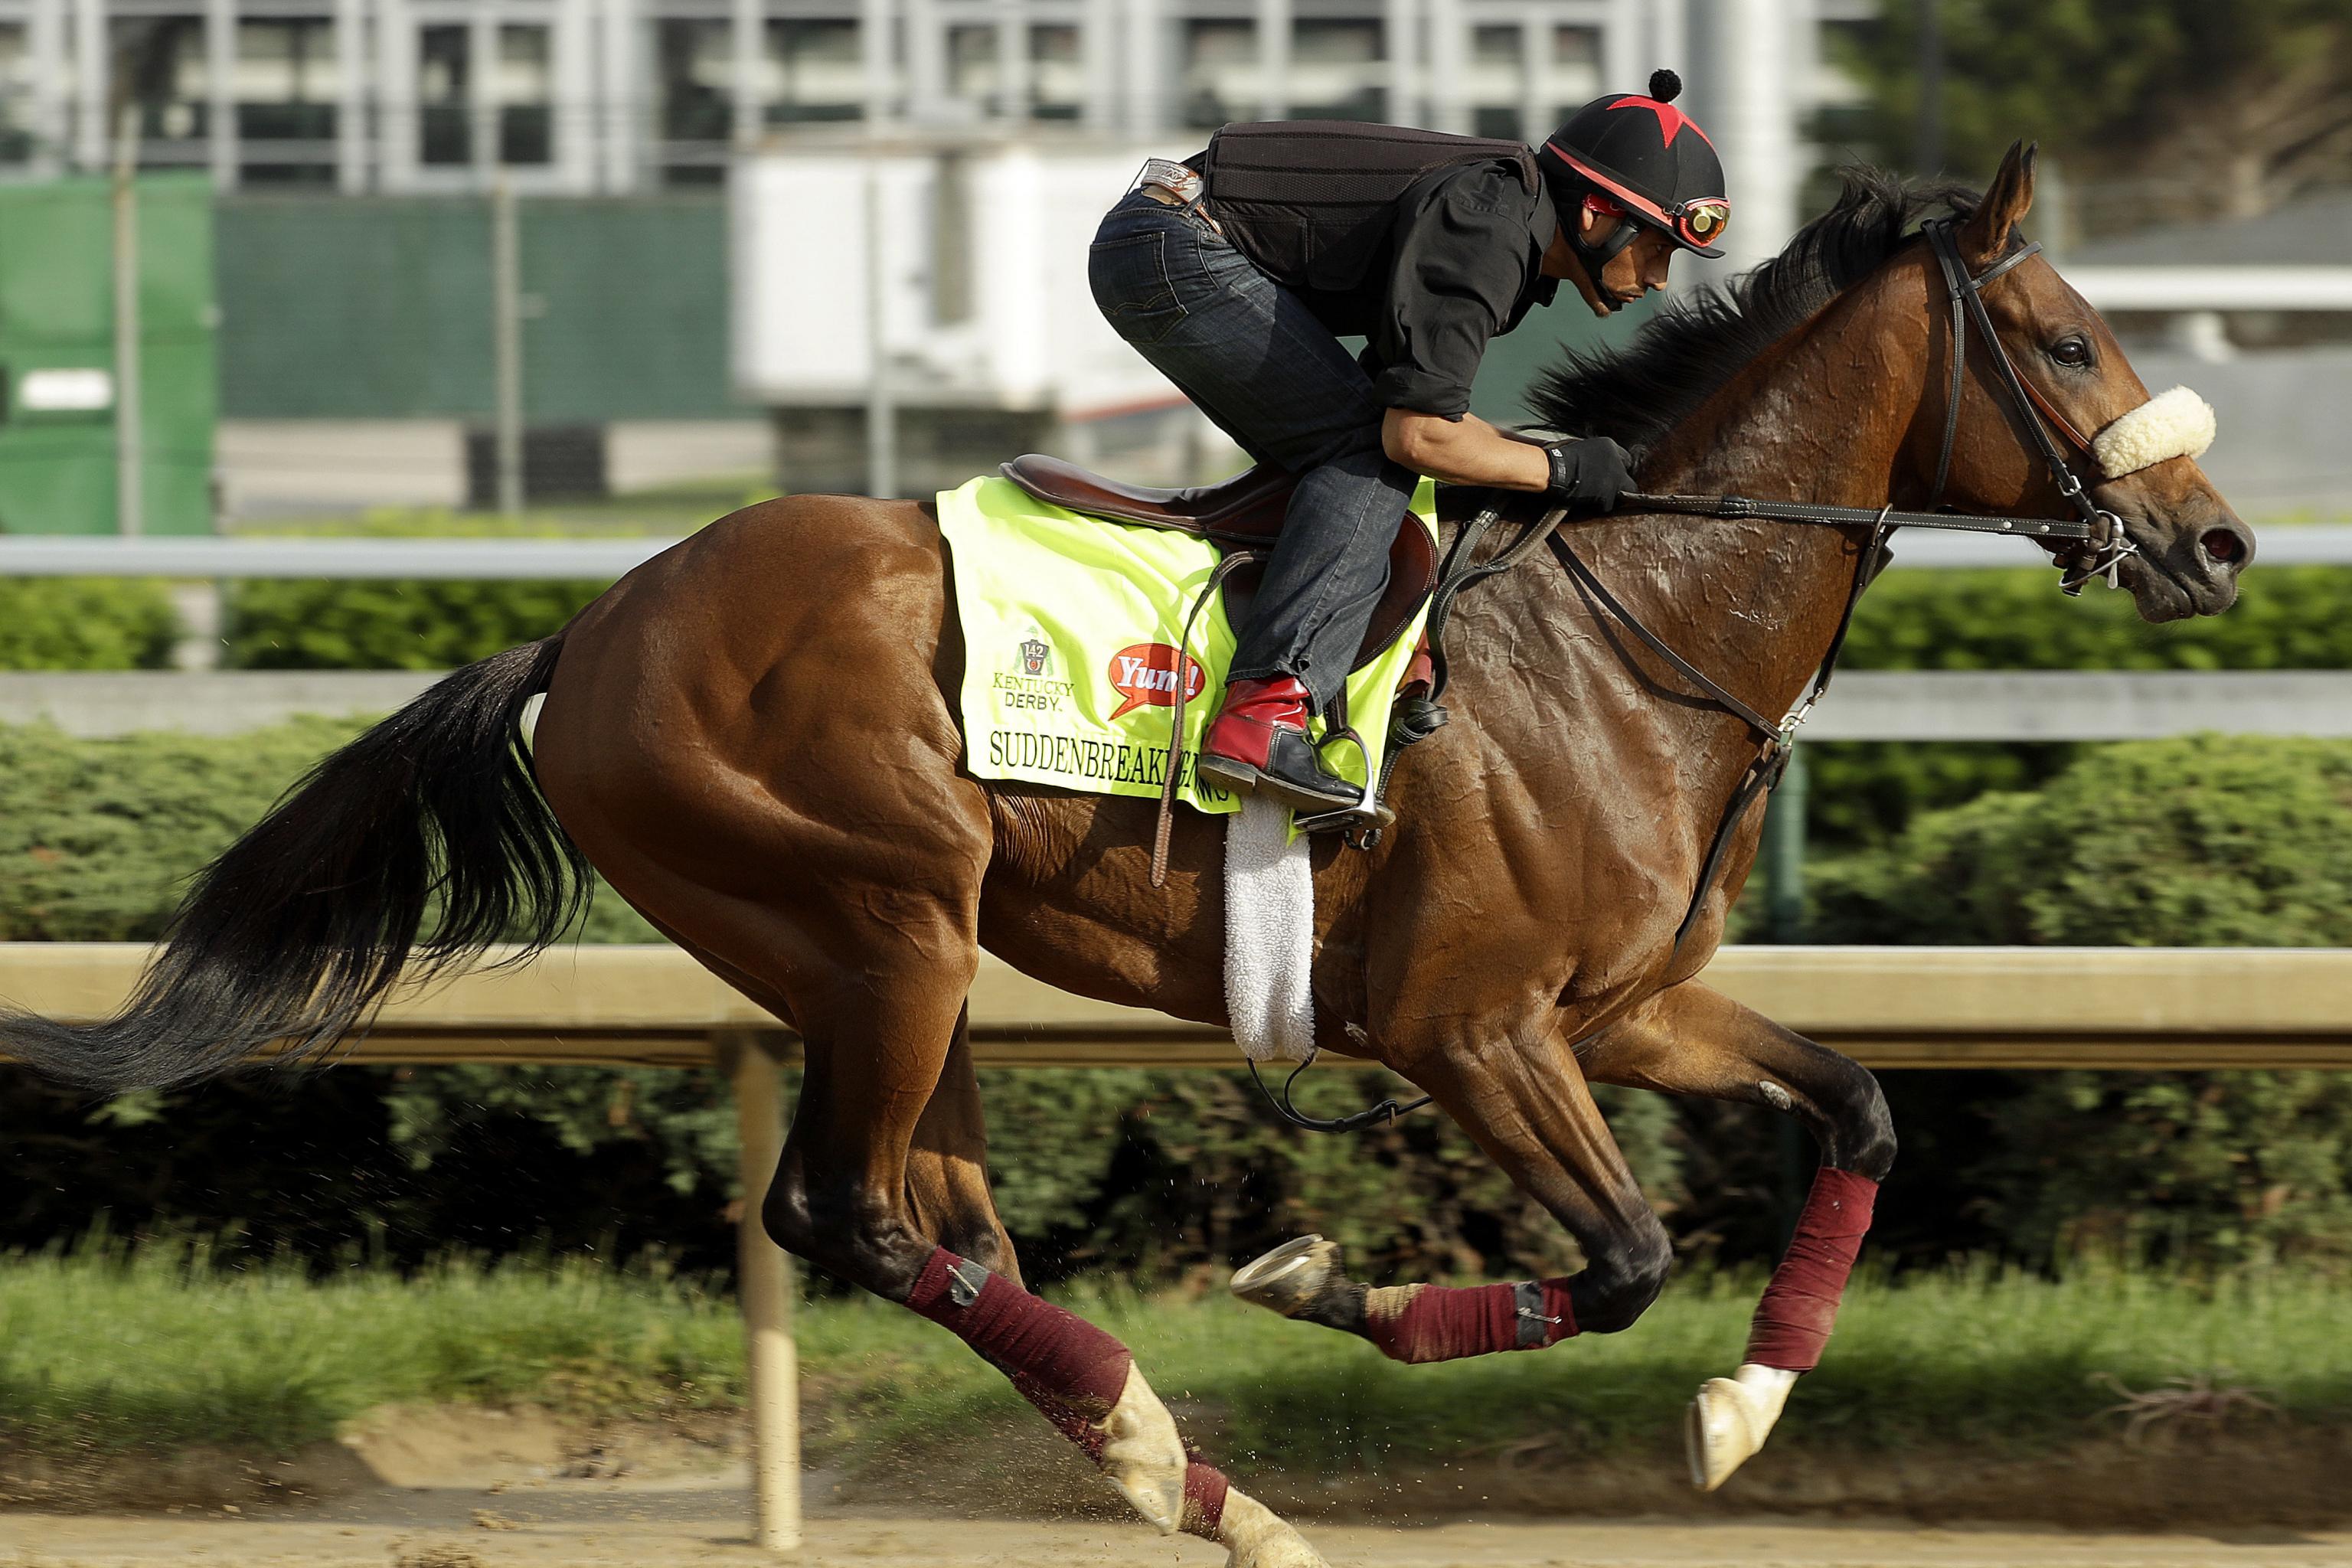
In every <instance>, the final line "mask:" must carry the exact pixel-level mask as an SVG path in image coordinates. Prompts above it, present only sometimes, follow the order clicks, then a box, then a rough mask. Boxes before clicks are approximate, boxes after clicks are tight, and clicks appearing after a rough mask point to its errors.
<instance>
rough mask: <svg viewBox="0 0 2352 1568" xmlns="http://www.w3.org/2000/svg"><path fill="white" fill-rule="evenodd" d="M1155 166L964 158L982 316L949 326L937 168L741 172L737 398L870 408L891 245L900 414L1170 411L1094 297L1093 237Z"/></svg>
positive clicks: (1033, 154)
mask: <svg viewBox="0 0 2352 1568" xmlns="http://www.w3.org/2000/svg"><path fill="white" fill-rule="evenodd" d="M1150 151H1156V152H1160V153H1167V152H1168V151H1169V150H1168V149H1166V148H1154V149H1150ZM1146 152H1147V150H1146V149H1142V148H1131V149H1129V148H1122V149H1119V150H1117V151H1108V152H1106V151H1095V152H1085V153H1065V152H1058V151H1050V150H1047V149H1045V148H1040V147H1035V146H1030V145H1024V144H1021V143H1008V144H1005V145H1003V146H1000V147H997V148H995V149H992V150H989V151H985V152H982V153H973V154H970V155H968V157H967V159H966V170H965V179H966V181H967V186H966V189H967V190H968V192H969V199H968V201H967V204H966V211H967V212H968V214H969V223H970V228H969V236H970V237H969V241H968V245H967V247H966V249H967V255H968V257H969V263H968V264H969V266H970V268H971V284H970V301H971V312H970V315H969V317H968V318H967V319H965V320H961V321H940V319H939V311H938V310H937V308H936V300H935V288H934V279H932V277H931V275H930V265H931V257H932V255H933V251H934V243H935V226H936V225H937V223H938V222H939V221H940V217H939V205H940V166H941V165H940V158H939V157H938V156H937V155H934V154H931V153H926V152H921V151H898V152H883V153H876V154H874V155H873V156H872V158H871V159H870V160H869V159H868V158H866V157H865V156H860V155H857V154H854V153H760V154H757V155H754V156H752V157H750V158H748V159H746V160H744V161H743V162H742V163H740V164H739V165H738V166H737V169H736V174H735V178H734V179H733V181H732V182H731V187H730V188H731V191H732V196H731V200H732V208H733V211H732V217H733V237H732V241H731V244H732V256H733V266H734V269H735V270H734V279H733V298H734V312H735V322H734V326H735V330H734V365H733V369H734V377H735V385H736V390H737V391H738V392H739V393H741V394H742V395H745V396H747V397H750V398H751V399H754V400H756V401H758V402H761V403H767V404H777V405H792V404H800V405H810V404H836V405H838V404H854V403H861V402H863V401H864V400H865V398H866V391H867V387H868V378H869V376H870V374H871V365H870V355H869V353H868V346H867V345H868V337H869V329H868V322H867V315H866V310H867V300H868V288H869V279H870V278H871V277H872V275H873V273H874V271H875V269H874V268H872V267H871V265H870V261H869V258H870V256H871V254H872V252H871V251H870V250H869V246H871V245H874V244H876V243H878V245H879V248H880V255H881V258H882V266H881V267H880V268H879V275H880V279H881V287H882V289H883V302H884V308H883V316H884V342H885V345H886V354H887V362H888V363H889V366H890V373H891V376H892V382H893V386H894V388H895V392H896V396H897V398H898V401H899V402H901V403H905V404H908V405H924V406H941V405H956V404H965V405H982V406H990V407H1003V408H1020V409H1053V410H1056V411H1059V412H1061V413H1062V414H1064V415H1065V416H1077V417H1083V416H1085V415H1086V414H1087V412H1089V411H1091V410H1095V409H1099V408H1104V407H1115V406H1124V405H1132V404H1137V403H1145V402H1153V401H1164V400H1171V399H1174V398H1175V397H1177V393H1176V391H1175V389H1174V388H1173V387H1171V386H1170V385H1169V384H1167V383H1166V382H1165V381H1163V380H1162V379H1161V378H1160V376H1159V374H1157V373H1156V372H1154V371H1153V370H1152V369H1151V368H1150V365H1148V364H1147V363H1144V361H1143V359H1142V357H1141V356H1140V355H1139V354H1137V353H1135V351H1134V350H1132V349H1130V348H1129V347H1128V345H1127V344H1126V343H1125V342H1121V341H1120V340H1119V338H1118V334H1116V333H1115V332H1113V331H1111V329H1110V327H1109V326H1108V323H1106V322H1105V321H1103V319H1102V317H1101V315H1100V313H1099V312H1097V310H1096V309H1095V305H1094V300H1093V297H1092V295H1091V293H1090V292H1089V290H1088V289H1087V246H1088V245H1089V243H1090V242H1091V241H1092V240H1093V238H1094V234H1095V229H1096V226H1097V224H1099V223H1100V222H1101V220H1102V215H1103V213H1104V212H1105V211H1106V210H1107V209H1108V207H1109V206H1110V205H1111V204H1112V203H1113V202H1115V201H1117V200H1118V197H1119V195H1120V194H1121V193H1122V192H1123V191H1125V190H1126V189H1127V187H1128V185H1129V182H1130V181H1132V179H1133V178H1134V175H1135V172H1136V170H1137V169H1138V168H1139V166H1140V165H1141V163H1142V162H1143V159H1144V157H1145V156H1146ZM869 174H870V176H871V177H872V178H873V179H875V180H877V181H878V183H879V189H880V192H881V201H880V216H881V232H880V234H879V236H878V237H877V236H875V235H873V234H871V233H870V232H869V224H868V222H867V183H868V179H869Z"/></svg>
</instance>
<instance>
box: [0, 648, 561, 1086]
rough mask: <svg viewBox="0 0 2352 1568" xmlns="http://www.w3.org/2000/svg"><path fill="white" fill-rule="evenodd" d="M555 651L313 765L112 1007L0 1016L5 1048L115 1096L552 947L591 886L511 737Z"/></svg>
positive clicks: (332, 1032) (476, 682) (340, 1023)
mask: <svg viewBox="0 0 2352 1568" xmlns="http://www.w3.org/2000/svg"><path fill="white" fill-rule="evenodd" d="M561 651H562V638H561V637H550V638H547V639H546V640H544V641H541V642H536V643H530V644H526V645H524V646H523V647H515V648H509V649H508V650H507V651H506V652H504V653H501V654H499V655H497V656H495V657H493V658H486V659H484V660H482V661H481V662H480V663H478V664H473V665H468V666H467V667H466V668H463V669H460V670H457V671H456V672H455V673H453V674H451V675H450V676H448V677H447V678H446V679H443V680H440V681H438V682H436V684H435V685H434V686H433V687H432V689H430V690H428V691H426V692H425V694H424V695H423V696H421V697H419V698H417V699H416V700H415V701H414V702H411V703H410V704H409V705H408V706H407V707H405V708H404V709H402V710H400V711H399V712H397V713H394V715H393V716H392V717H391V718H389V719H386V720H384V721H383V722H382V723H380V724H378V725H376V726H375V727H374V728H373V729H372V730H370V731H367V733H365V734H363V735H362V736H361V737H360V738H359V739H357V740H355V741H353V742H352V743H351V744H349V745H347V746H345V747H344V748H343V749H342V750H341V751H339V752H335V753H333V754H332V755H331V756H329V757H328V758H327V759H326V760H325V761H323V762H321V763H319V764H318V765H317V766H316V767H314V768H312V769H311V770H310V773H308V774H306V775H305V776H304V777H303V779H302V781H301V782H300V783H299V784H297V785H296V786H295V787H294V788H293V789H292V790H291V791H289V793H288V794H287V795H284V796H281V797H280V798H279V800H278V804H277V805H276V806H274V807H273V808H271V810H270V813H269V815H268V816H265V817H263V818H262V819H261V821H260V823H259V824H258V825H257V826H255V827H254V828H253V829H252V830H251V831H250V832H248V833H247V834H246V835H245V837H242V838H239V839H238V840H237V841H236V843H235V844H232V845H230V846H229V847H228V848H227V849H226V851H225V852H223V854H222V855H221V857H220V858H218V859H216V860H215V861H214V862H213V863H212V864H211V865H210V866H208V867H206V868H205V870H204V871H203V872H202V873H200V874H199V875H198V876H197V878H196V879H195V881H194V885H193V886H192V888H191V889H190V890H189V892H188V895H187V897H186V898H185V899H184V900H183V901H182V902H181V904H180V907H179V909H178V910H177V911H175V912H174V913H173V916H172V920H171V923H170V924H169V926H168V927H167V928H166V929H165V932H164V943H163V949H162V951H160V952H157V953H156V954H155V955H154V957H153V958H152V959H151V960H150V961H149V963H148V965H147V969H146V972H145V973H143V974H142V976H141V977H140V980H139V984H138V986H137V988H136V989H135V990H134V991H133V992H132V993H131V999H130V1000H129V1001H128V1002H126V1003H125V1004H124V1005H123V1007H122V1010H121V1012H119V1013H117V1014H116V1015H115V1016H113V1017H111V1018H109V1019H106V1020H104V1021H103V1022H100V1023H94V1024H68V1023H59V1022H58V1021H56V1020H54V1019H50V1018H45V1017H41V1016H38V1015H35V1014H28V1013H23V1012H18V1011H15V1010H8V1011H6V1012H5V1013H0V1054H5V1055H6V1056H9V1057H13V1058H16V1060H18V1061H20V1062H22V1063H24V1064H25V1065H26V1066H28V1067H30V1068H34V1069H35V1070H37V1071H38V1072H41V1073H43V1074H46V1075H47V1076H49V1077H52V1078H56V1079H62V1080H64V1081H66V1082H68V1083H73V1084H78V1085H80V1086H83V1087H86V1088H89V1089H97V1090H100V1091H105V1092H110V1093H120V1092H121V1091H123V1090H126V1089H140V1088H159V1087H163V1086H167V1085H172V1084H179V1083H186V1082H189V1081H191V1080H193V1079H201V1078H205V1077H208V1076H211V1075H213V1074H215V1073H219V1072H223V1071H226V1069H227V1068H230V1067H232V1066H234V1065H235V1064H236V1063H237V1062H238V1061H240V1060H242V1059H243V1058H246V1057H247V1056H248V1055H250V1054H252V1053H253V1052H255V1051H257V1050H259V1049H261V1048H262V1047H268V1046H271V1045H273V1044H274V1045H278V1047H280V1048H281V1049H282V1050H283V1051H285V1052H286V1053H287V1056H288V1057H289V1058H307V1057H315V1056H318V1055H320V1054H322V1053H324V1052H325V1051H327V1050H328V1049H329V1048H330V1047H332V1046H333V1045H334V1044H335V1043H336V1042H337V1041H338V1040H341V1038H343V1037H345V1036H346V1035H348V1034H350V1033H351V1032H352V1030H353V1029H355V1028H358V1027H360V1026H362V1025H363V1024H364V1023H365V1022H366V1020H367V1019H368V1018H369V1017H370V1016H372V1015H373V1012H374V1010H375V1008H376V1006H377V1005H378V1004H379V1003H381V1002H382V1001H383V997H384V995H385V994H386V993H387V992H388V991H390V990H391V988H392V986H393V984H394V982H395V981H396V980H398V979H399V978H400V977H401V975H402V973H404V971H406V972H408V973H411V974H412V976H413V977H414V978H416V979H419V980H426V979H430V978H432V977H433V976H435V975H436V974H437V973H441V972H442V971H445V970H447V969H450V968H452V967H455V966H457V965H461V964H463V963H467V962H468V961H470V960H473V959H477V958H479V957H480V956H481V955H482V953H483V952H484V950H485V949H487V948H488V946H489V945H490V944H491V943H492V942H499V941H501V940H509V941H514V942H520V943H521V944H522V951H521V952H520V953H517V954H515V955H513V958H510V959H507V960H504V961H502V962H514V961H516V960H519V959H520V958H522V957H527V956H529V954H530V953H531V952H537V951H538V950H539V949H541V948H542V947H545V946H547V945H548V944H549V943H550V942H553V941H554V940H555V939H556V938H557V937H559V936H561V935H562V933H563V932H564V931H566V930H567V929H568V928H569V927H570V926H571V924H572V921H574V920H575V919H576V918H577V916H578V915H579V913H580V912H581V910H582V909H583V907H584V906H585V904H586V902H587V900H588V894H589V891H590V889H591V887H592V885H593V884H592V881H591V879H590V873H589V869H588V863H587V860H586V858H584V857H583V856H582V855H581V853H580V851H579V850H578V849H577V848H576V847H574V846H573V845H572V841H571V840H570V839H569V838H567V837H564V834H563V830H562V827H561V826H559V825H558V824H557V822H556V820H555V815H554V813H553V812H552V811H551V810H550V809H549V807H548V805H547V802H546V800H545V799H544V798H543V797H542V796H541V795H540V793H539V786H538V784H537V782H536V781H535V780H534V779H533V778H532V776H531V772H530V763H529V762H528V760H527V758H526V757H525V755H524V752H523V751H522V748H521V743H520V740H521V736H520V729H519V727H518V726H519V723H520V720H521V717H522V713H523V710H524V706H525V704H527V703H528V702H529V701H530V699H531V697H532V696H533V695H534V694H536V693H539V692H541V691H544V690H546V689H547V684H548V678H549V677H550V675H551V673H552V672H553V670H554V668H555V660H556V656H557V655H558V654H559V653H560V652H561ZM428 916H432V917H435V918H434V921H433V927H432V931H431V933H430V934H429V935H425V936H422V937H420V935H419V932H420V931H422V930H423V929H424V927H425V921H426V919H427V917H428Z"/></svg>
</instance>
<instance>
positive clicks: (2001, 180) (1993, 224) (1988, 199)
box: [1958, 142, 2035, 267]
mask: <svg viewBox="0 0 2352 1568" xmlns="http://www.w3.org/2000/svg"><path fill="white" fill-rule="evenodd" d="M2034 151H2035V145H2034V144H2032V143H2029V142H2011V143H2010V144H2009V153H2008V156H2006V157H2004V158H2002V159H2001V161H2000V172H1999V173H1998V174H1994V175H1993V177H1992V184H1990V185H1988V186H1987V187H1986V188H1985V194H1984V200H1982V201H1980V202H1979V203H1978V204H1977V210H1976V211H1975V212H1974V213H1972V214H1971V215H1969V221H1968V222H1967V223H1966V224H1964V225H1962V226H1961V227H1960V232H1959V236H1958V238H1959V242H1960V254H1961V255H1962V256H1964V257H1966V258H1968V261H1969V266H1971V267H1984V266H1988V265H1990V263H1992V262H1994V261H1997V260H1999V259H2000V257H2001V255H2002V254H2003V253H2004V252H2006V251H2007V250H2008V249H2009V240H2010V236H2011V232H2012V231H2014V230H2015V229H2016V227H2017V225H2018V222H2019V220H2021V219H2022V218H2023V217H2024V216H2025V214H2026V210H2027V209H2028V208H2030V207H2031V206H2032V205H2033V154H2034Z"/></svg>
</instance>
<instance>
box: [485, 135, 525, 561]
mask: <svg viewBox="0 0 2352 1568" xmlns="http://www.w3.org/2000/svg"><path fill="white" fill-rule="evenodd" d="M521 271H522V264H521V254H520V241H519V240H518V238H517V237H516V233H515V196H514V186H513V184H511V183H509V180H508V178H507V176H506V175H505V174H499V177H498V179H497V180H496V181H495V182H493V183H492V184H491V186H490V354H491V358H492V361H493V367H492V368H493V373H494V374H495V376H496V379H497V382H498V394H497V395H498V409H497V416H496V417H497V426H496V434H495V437H494V439H495V441H496V444H497V458H496V460H497V464H498V477H499V510H500V511H502V512H504V513H505V514H506V515H507V516H509V517H517V516H520V515H521V512H522V500H523V495H522V278H521Z"/></svg>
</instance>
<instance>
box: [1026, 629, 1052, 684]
mask: <svg viewBox="0 0 2352 1568" xmlns="http://www.w3.org/2000/svg"><path fill="white" fill-rule="evenodd" d="M1053 665H1054V645H1053V644H1051V643H1049V642H1047V641H1046V640H1045V638H1044V637H1039V636H1038V635H1037V634H1036V633H1035V632H1034V631H1033V632H1031V633H1030V634H1029V636H1028V637H1024V638H1023V639H1022V643H1021V673H1022V674H1024V675H1043V674H1045V672H1046V671H1047V670H1048V669H1050V668H1053Z"/></svg>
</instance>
